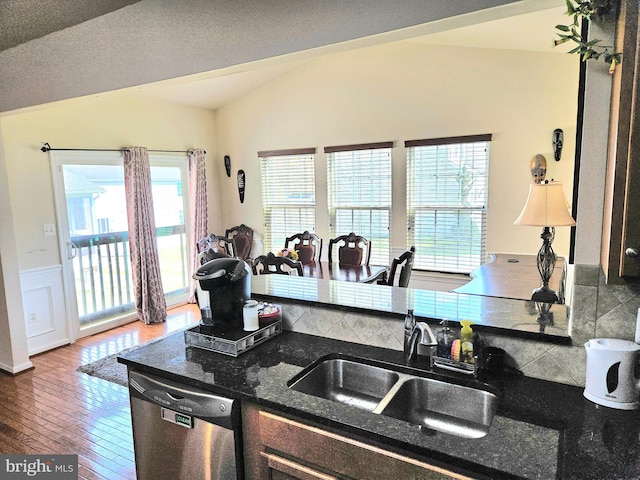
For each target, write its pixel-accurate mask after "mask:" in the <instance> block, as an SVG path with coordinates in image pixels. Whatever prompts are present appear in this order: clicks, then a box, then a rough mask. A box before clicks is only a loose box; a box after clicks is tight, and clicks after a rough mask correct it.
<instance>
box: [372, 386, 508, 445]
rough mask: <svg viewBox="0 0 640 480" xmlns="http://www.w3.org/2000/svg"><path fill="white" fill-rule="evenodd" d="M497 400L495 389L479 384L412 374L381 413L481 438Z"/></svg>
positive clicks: (462, 435) (445, 430) (484, 433)
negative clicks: (484, 388)
mask: <svg viewBox="0 0 640 480" xmlns="http://www.w3.org/2000/svg"><path fill="white" fill-rule="evenodd" d="M497 402H498V397H497V396H496V395H495V394H494V393H491V392H488V391H486V390H482V389H479V388H472V387H467V386H464V385H457V384H455V383H449V382H443V381H440V380H434V379H431V378H411V379H408V380H406V381H404V382H403V383H402V385H400V387H399V388H398V390H397V391H396V392H395V393H394V395H393V396H392V397H391V398H390V399H389V402H388V403H387V404H386V405H384V404H382V405H383V408H381V411H380V412H379V413H380V414H381V415H386V416H388V417H394V418H398V419H400V420H404V421H406V422H409V423H414V424H416V425H421V426H424V427H427V428H431V429H433V430H438V431H440V432H445V433H451V434H453V435H458V436H460V437H467V438H481V437H484V436H485V435H486V434H487V433H489V427H491V422H492V420H493V415H494V413H495V411H496V405H497Z"/></svg>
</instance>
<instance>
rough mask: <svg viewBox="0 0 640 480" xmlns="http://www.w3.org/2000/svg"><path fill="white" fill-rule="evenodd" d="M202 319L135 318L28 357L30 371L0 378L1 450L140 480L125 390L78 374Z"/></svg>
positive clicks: (174, 314) (116, 479) (187, 310)
mask: <svg viewBox="0 0 640 480" xmlns="http://www.w3.org/2000/svg"><path fill="white" fill-rule="evenodd" d="M199 318H200V315H199V311H198V308H197V307H196V306H195V305H185V306H183V307H179V308H177V309H173V310H170V311H169V315H168V317H167V322H166V323H162V324H154V325H144V324H143V323H142V322H137V321H136V322H133V323H130V324H128V325H125V326H122V327H118V328H115V329H113V330H110V331H108V332H104V333H100V334H97V335H93V336H90V337H85V338H82V339H80V340H78V341H77V342H76V343H75V344H73V345H67V346H65V347H61V348H57V349H55V350H52V351H49V352H45V353H42V354H40V355H36V356H34V357H31V361H32V362H33V364H34V366H35V368H34V369H32V370H29V371H27V372H24V373H21V374H18V375H16V376H10V375H6V374H0V453H4V454H78V463H79V468H78V473H79V477H78V478H80V479H106V480H135V478H136V474H135V463H134V454H133V437H132V433H131V412H130V409H129V394H128V391H127V389H126V388H124V387H122V386H120V385H116V384H114V383H111V382H107V381H105V380H101V379H99V378H95V377H91V376H89V375H86V374H84V373H80V372H77V371H76V369H77V368H78V367H79V366H80V365H84V364H87V363H91V362H93V361H95V360H98V359H100V358H103V357H106V356H109V355H112V354H114V353H118V352H120V351H121V350H123V349H125V348H130V347H134V346H137V345H139V344H142V343H144V342H147V341H149V340H152V339H154V338H157V337H160V336H163V335H166V334H167V333H171V332H173V331H177V330H181V329H183V328H185V327H188V326H189V325H192V324H195V323H196V322H197V321H198V319H199Z"/></svg>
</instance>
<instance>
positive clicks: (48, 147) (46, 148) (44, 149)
mask: <svg viewBox="0 0 640 480" xmlns="http://www.w3.org/2000/svg"><path fill="white" fill-rule="evenodd" d="M40 151H41V152H44V153H47V152H53V151H65V152H125V151H128V149H126V148H119V149H116V148H51V145H49V144H48V143H46V142H45V144H44V145H42V148H41V149H40ZM147 151H148V152H154V153H190V152H193V150H147ZM204 153H207V152H206V150H205V151H204Z"/></svg>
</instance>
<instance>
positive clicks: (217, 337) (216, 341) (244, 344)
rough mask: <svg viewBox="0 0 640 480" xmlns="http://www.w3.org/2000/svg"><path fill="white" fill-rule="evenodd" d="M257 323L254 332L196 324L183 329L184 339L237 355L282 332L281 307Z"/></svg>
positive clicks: (210, 348)
mask: <svg viewBox="0 0 640 480" xmlns="http://www.w3.org/2000/svg"><path fill="white" fill-rule="evenodd" d="M259 325H260V328H258V330H256V331H254V332H246V331H244V330H242V329H237V330H229V331H226V332H216V331H215V327H213V328H212V327H207V326H203V325H198V326H195V327H193V328H190V329H189V330H185V332H184V341H185V343H186V344H187V346H191V347H196V348H202V349H204V350H210V351H212V352H217V353H223V354H225V355H230V356H232V357H237V356H238V355H240V354H242V353H244V352H247V351H249V350H251V349H252V348H254V347H257V346H258V345H260V344H261V343H264V342H266V341H267V340H268V339H270V338H272V337H275V336H276V335H278V334H280V333H282V308H279V313H278V315H277V316H276V317H272V318H270V319H265V318H259Z"/></svg>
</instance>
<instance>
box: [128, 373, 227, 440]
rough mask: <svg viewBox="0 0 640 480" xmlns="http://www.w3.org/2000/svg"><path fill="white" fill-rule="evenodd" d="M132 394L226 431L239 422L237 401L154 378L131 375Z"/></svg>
mask: <svg viewBox="0 0 640 480" xmlns="http://www.w3.org/2000/svg"><path fill="white" fill-rule="evenodd" d="M129 394H130V395H131V396H132V397H136V398H140V399H142V400H146V401H148V402H151V403H155V404H157V405H160V406H161V407H164V408H168V409H171V410H173V411H176V412H180V413H182V414H184V415H189V416H192V417H197V418H200V419H202V420H205V421H207V422H209V423H213V424H216V425H220V426H221V427H223V428H228V429H233V428H235V427H236V426H237V424H238V422H239V412H238V408H237V405H238V404H239V402H238V401H236V400H233V399H231V398H225V397H221V396H218V395H214V394H212V393H209V392H207V391H205V390H201V389H198V388H194V387H189V386H187V385H183V384H180V383H177V382H173V381H170V380H166V379H164V378H160V377H155V376H153V375H149V374H143V373H140V372H136V371H130V372H129Z"/></svg>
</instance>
